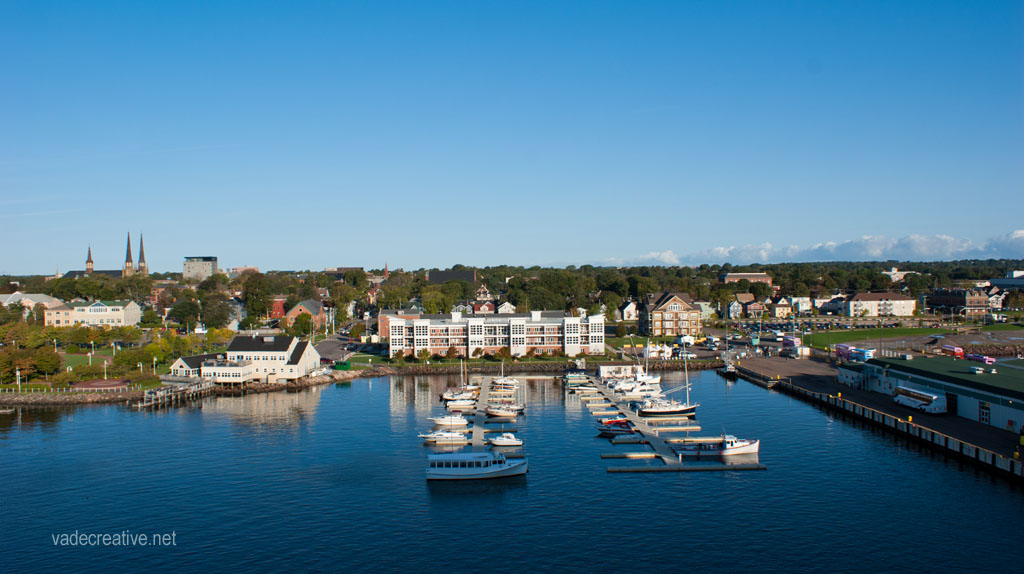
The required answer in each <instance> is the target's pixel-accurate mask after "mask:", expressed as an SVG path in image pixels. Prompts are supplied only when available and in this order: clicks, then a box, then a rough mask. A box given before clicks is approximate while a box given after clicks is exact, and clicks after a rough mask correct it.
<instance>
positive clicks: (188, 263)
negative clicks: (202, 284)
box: [181, 255, 218, 281]
mask: <svg viewBox="0 0 1024 574" xmlns="http://www.w3.org/2000/svg"><path fill="white" fill-rule="evenodd" d="M217 273H218V271H217V258H216V257H213V256H210V255H203V256H194V257H186V258H185V265H184V267H183V268H182V272H181V278H182V279H193V280H195V281H203V280H205V279H207V278H209V277H211V276H213V275H216V274H217Z"/></svg>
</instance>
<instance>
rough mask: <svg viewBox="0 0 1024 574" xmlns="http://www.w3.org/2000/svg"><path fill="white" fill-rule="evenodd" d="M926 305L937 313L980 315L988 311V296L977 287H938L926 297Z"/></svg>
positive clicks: (965, 315) (966, 315) (967, 315)
mask: <svg viewBox="0 0 1024 574" xmlns="http://www.w3.org/2000/svg"><path fill="white" fill-rule="evenodd" d="M927 302H928V307H929V308H931V309H932V310H933V311H937V312H939V313H953V314H957V315H962V316H964V317H981V316H984V315H985V314H986V313H988V312H989V297H988V295H987V294H985V292H984V291H980V290H977V289H939V290H937V291H933V292H932V293H931V294H930V295H928V297H927Z"/></svg>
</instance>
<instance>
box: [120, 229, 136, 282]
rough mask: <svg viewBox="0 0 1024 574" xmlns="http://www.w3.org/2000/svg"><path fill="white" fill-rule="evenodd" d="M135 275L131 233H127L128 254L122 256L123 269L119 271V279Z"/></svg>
mask: <svg viewBox="0 0 1024 574" xmlns="http://www.w3.org/2000/svg"><path fill="white" fill-rule="evenodd" d="M132 275H135V264H134V263H132V233H131V232H130V231H129V232H128V252H127V253H125V256H124V268H122V269H121V277H122V278H124V277H131V276H132Z"/></svg>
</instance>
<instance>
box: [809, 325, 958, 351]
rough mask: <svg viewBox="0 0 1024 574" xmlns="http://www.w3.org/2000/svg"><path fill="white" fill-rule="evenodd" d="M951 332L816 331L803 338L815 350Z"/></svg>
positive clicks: (914, 329)
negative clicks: (852, 343)
mask: <svg viewBox="0 0 1024 574" xmlns="http://www.w3.org/2000/svg"><path fill="white" fill-rule="evenodd" d="M950 334H952V332H951V331H948V330H945V329H931V328H904V329H839V330H835V331H817V332H815V333H814V334H812V335H810V336H806V335H805V336H804V337H803V342H804V344H805V345H808V346H810V347H814V348H815V349H824V348H825V346H826V345H828V344H829V343H832V344H833V345H836V344H839V343H849V342H850V341H868V340H872V339H875V340H877V339H893V338H898V337H914V336H918V335H950Z"/></svg>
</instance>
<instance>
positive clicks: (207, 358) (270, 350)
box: [171, 335, 320, 385]
mask: <svg viewBox="0 0 1024 574" xmlns="http://www.w3.org/2000/svg"><path fill="white" fill-rule="evenodd" d="M319 367H320V353H318V352H317V351H316V348H314V347H313V345H310V344H309V342H308V341H300V340H299V339H297V338H296V337H281V336H258V337H248V336H241V335H239V336H237V337H235V338H234V339H232V340H231V343H230V344H229V345H228V350H227V352H226V353H218V354H209V355H193V356H189V357H181V358H179V359H178V360H177V361H175V362H174V364H172V365H171V375H172V376H175V377H187V378H193V379H204V380H208V381H213V382H215V383H218V384H226V385H236V384H237V385H241V384H244V383H249V382H261V383H286V382H288V381H294V380H295V379H298V378H300V377H304V376H306V375H308V374H310V373H312V372H313V371H315V370H316V369H318V368H319Z"/></svg>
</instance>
